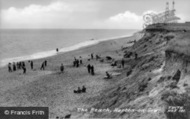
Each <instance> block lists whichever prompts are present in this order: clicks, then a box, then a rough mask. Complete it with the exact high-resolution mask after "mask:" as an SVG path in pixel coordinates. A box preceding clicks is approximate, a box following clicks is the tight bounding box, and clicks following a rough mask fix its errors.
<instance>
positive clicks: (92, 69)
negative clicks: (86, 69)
mask: <svg viewBox="0 0 190 119" xmlns="http://www.w3.org/2000/svg"><path fill="white" fill-rule="evenodd" d="M91 74H92V75H94V66H93V65H92V66H91Z"/></svg>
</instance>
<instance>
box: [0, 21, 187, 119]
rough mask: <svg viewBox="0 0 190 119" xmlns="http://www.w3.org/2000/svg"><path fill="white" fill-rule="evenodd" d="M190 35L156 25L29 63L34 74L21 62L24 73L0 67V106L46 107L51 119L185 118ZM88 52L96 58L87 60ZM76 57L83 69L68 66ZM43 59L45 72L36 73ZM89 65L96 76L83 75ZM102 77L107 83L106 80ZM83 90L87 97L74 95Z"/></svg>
mask: <svg viewBox="0 0 190 119" xmlns="http://www.w3.org/2000/svg"><path fill="white" fill-rule="evenodd" d="M158 26H159V27H158ZM174 28H175V30H174ZM189 31H190V27H189V25H188V24H167V25H163V26H160V24H158V25H157V24H155V25H151V26H149V27H147V28H146V29H144V30H143V31H141V33H142V34H143V37H141V38H140V39H137V38H136V37H135V36H132V37H127V38H120V39H114V40H108V41H103V42H100V43H98V44H96V45H92V46H88V47H84V48H81V49H79V50H75V51H71V52H67V53H61V52H60V53H58V54H57V55H56V56H52V57H48V58H44V59H38V60H34V61H33V62H34V70H31V69H30V66H29V62H28V61H25V63H26V69H27V71H26V74H23V73H22V70H19V71H15V72H11V73H9V72H8V68H7V67H3V68H1V69H0V74H1V75H0V106H2V107H3V106H21V107H23V106H27V107H28V106H42V107H49V117H50V119H55V118H56V117H59V119H62V118H64V117H65V115H68V114H71V119H88V118H102V119H105V118H112V119H113V118H122V119H189V117H190V115H189V107H190V103H189V102H190V96H189V92H190V88H189V86H190V81H189V77H190V75H189V73H190V65H189V64H190V60H189V59H190V56H189V52H190V49H189V47H190V41H189V38H190V35H189ZM139 33H140V32H139ZM133 40H137V42H134V43H131V45H129V41H133ZM92 53H93V54H94V56H95V55H99V56H100V57H101V58H100V59H98V60H96V59H95V58H94V59H91V54H92ZM80 56H81V57H82V61H83V64H80V65H79V67H73V61H74V58H77V59H78V58H79V57H80ZM109 59H111V60H109ZM122 59H123V60H122ZM44 60H47V67H45V70H40V67H41V64H42V62H44ZM114 61H117V64H116V66H115V67H114V66H111V64H112V63H113V62H114ZM122 61H124V64H125V65H124V67H121V62H122ZM61 64H63V65H64V66H65V70H64V73H61V72H60V66H61ZM88 64H91V65H93V66H94V72H95V75H91V74H89V73H88V71H87V65H88ZM106 72H109V73H110V74H111V75H112V78H110V79H105V76H106ZM82 86H85V87H86V93H74V90H77V88H78V87H82ZM171 107H172V109H171ZM179 107H180V108H179ZM173 108H174V109H175V110H174V109H173ZM177 108H179V109H177ZM176 110H177V111H176ZM171 111H175V112H172V113H171Z"/></svg>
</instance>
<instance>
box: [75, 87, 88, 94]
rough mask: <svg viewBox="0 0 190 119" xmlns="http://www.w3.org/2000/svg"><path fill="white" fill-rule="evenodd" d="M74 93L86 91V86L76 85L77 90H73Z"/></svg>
mask: <svg viewBox="0 0 190 119" xmlns="http://www.w3.org/2000/svg"><path fill="white" fill-rule="evenodd" d="M73 92H74V93H86V87H85V86H82V88H80V87H78V89H77V90H74V91H73Z"/></svg>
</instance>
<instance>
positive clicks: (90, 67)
mask: <svg viewBox="0 0 190 119" xmlns="http://www.w3.org/2000/svg"><path fill="white" fill-rule="evenodd" d="M87 70H88V73H89V74H91V75H94V74H95V73H94V66H93V65H90V64H88V65H87Z"/></svg>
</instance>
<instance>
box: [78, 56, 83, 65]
mask: <svg viewBox="0 0 190 119" xmlns="http://www.w3.org/2000/svg"><path fill="white" fill-rule="evenodd" d="M79 62H80V64H82V57H81V56H80V60H79Z"/></svg>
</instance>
